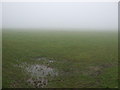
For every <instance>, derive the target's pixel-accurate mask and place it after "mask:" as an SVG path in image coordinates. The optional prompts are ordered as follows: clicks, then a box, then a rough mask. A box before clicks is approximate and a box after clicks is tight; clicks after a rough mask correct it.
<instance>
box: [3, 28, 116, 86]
mask: <svg viewBox="0 0 120 90" xmlns="http://www.w3.org/2000/svg"><path fill="white" fill-rule="evenodd" d="M2 40H3V42H2V44H3V46H2V66H3V67H2V74H3V77H2V86H3V88H9V87H11V88H18V87H20V88H22V87H25V88H27V87H33V88H117V87H118V33H117V32H114V31H74V30H73V31H55V30H51V31H45V30H43V31H42V30H41V31H39V30H38V31H29V30H26V31H25V30H3V33H2Z"/></svg>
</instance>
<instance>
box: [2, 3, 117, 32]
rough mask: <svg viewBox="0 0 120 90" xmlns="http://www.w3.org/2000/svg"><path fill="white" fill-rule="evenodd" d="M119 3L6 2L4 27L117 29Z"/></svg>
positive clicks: (3, 8) (4, 4) (3, 7)
mask: <svg viewBox="0 0 120 90" xmlns="http://www.w3.org/2000/svg"><path fill="white" fill-rule="evenodd" d="M117 8H118V7H117V3H110V2H108V3H107V2H106V3H105V2H103V3H98V2H96V3H95V2H93V3H70V2H66V3H65V2H64V3H55V2H51V3H48V2H47V3H46V2H44V3H25V2H24V3H15V2H13V3H3V5H2V10H3V11H2V12H3V13H2V15H3V17H2V20H3V21H2V28H3V29H4V28H5V29H31V30H32V29H44V30H51V29H53V30H55V29H56V30H60V29H61V30H72V29H73V30H117V29H118V12H117V11H118V10H117Z"/></svg>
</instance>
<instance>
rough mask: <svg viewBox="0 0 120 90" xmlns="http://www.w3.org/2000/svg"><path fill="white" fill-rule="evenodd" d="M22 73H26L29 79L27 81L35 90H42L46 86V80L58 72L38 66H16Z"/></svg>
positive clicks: (24, 64) (25, 64)
mask: <svg viewBox="0 0 120 90" xmlns="http://www.w3.org/2000/svg"><path fill="white" fill-rule="evenodd" d="M17 66H18V67H20V68H21V69H22V70H23V71H24V72H26V73H28V74H29V75H30V77H31V78H29V79H28V80H27V82H28V83H29V84H30V85H33V86H34V87H35V88H43V87H45V86H46V85H47V84H48V79H49V78H53V77H55V76H57V75H58V72H57V71H56V70H55V69H53V68H51V67H50V66H46V65H40V64H28V63H26V62H25V63H22V64H19V65H17Z"/></svg>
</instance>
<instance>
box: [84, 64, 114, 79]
mask: <svg viewBox="0 0 120 90" xmlns="http://www.w3.org/2000/svg"><path fill="white" fill-rule="evenodd" d="M114 65H115V64H113V63H112V64H101V65H98V66H90V67H88V68H87V70H86V71H85V72H83V74H85V75H90V76H92V77H97V76H99V75H100V74H101V73H102V72H103V70H104V69H105V68H110V67H112V66H114Z"/></svg>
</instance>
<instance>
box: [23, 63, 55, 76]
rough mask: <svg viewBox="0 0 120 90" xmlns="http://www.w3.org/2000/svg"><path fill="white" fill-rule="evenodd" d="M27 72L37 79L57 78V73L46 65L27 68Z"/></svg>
mask: <svg viewBox="0 0 120 90" xmlns="http://www.w3.org/2000/svg"><path fill="white" fill-rule="evenodd" d="M25 69H26V71H27V72H30V73H31V75H32V76H36V77H47V76H55V75H57V73H56V72H55V70H54V69H53V68H51V67H48V66H45V65H38V64H35V65H29V66H28V67H26V68H25Z"/></svg>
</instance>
